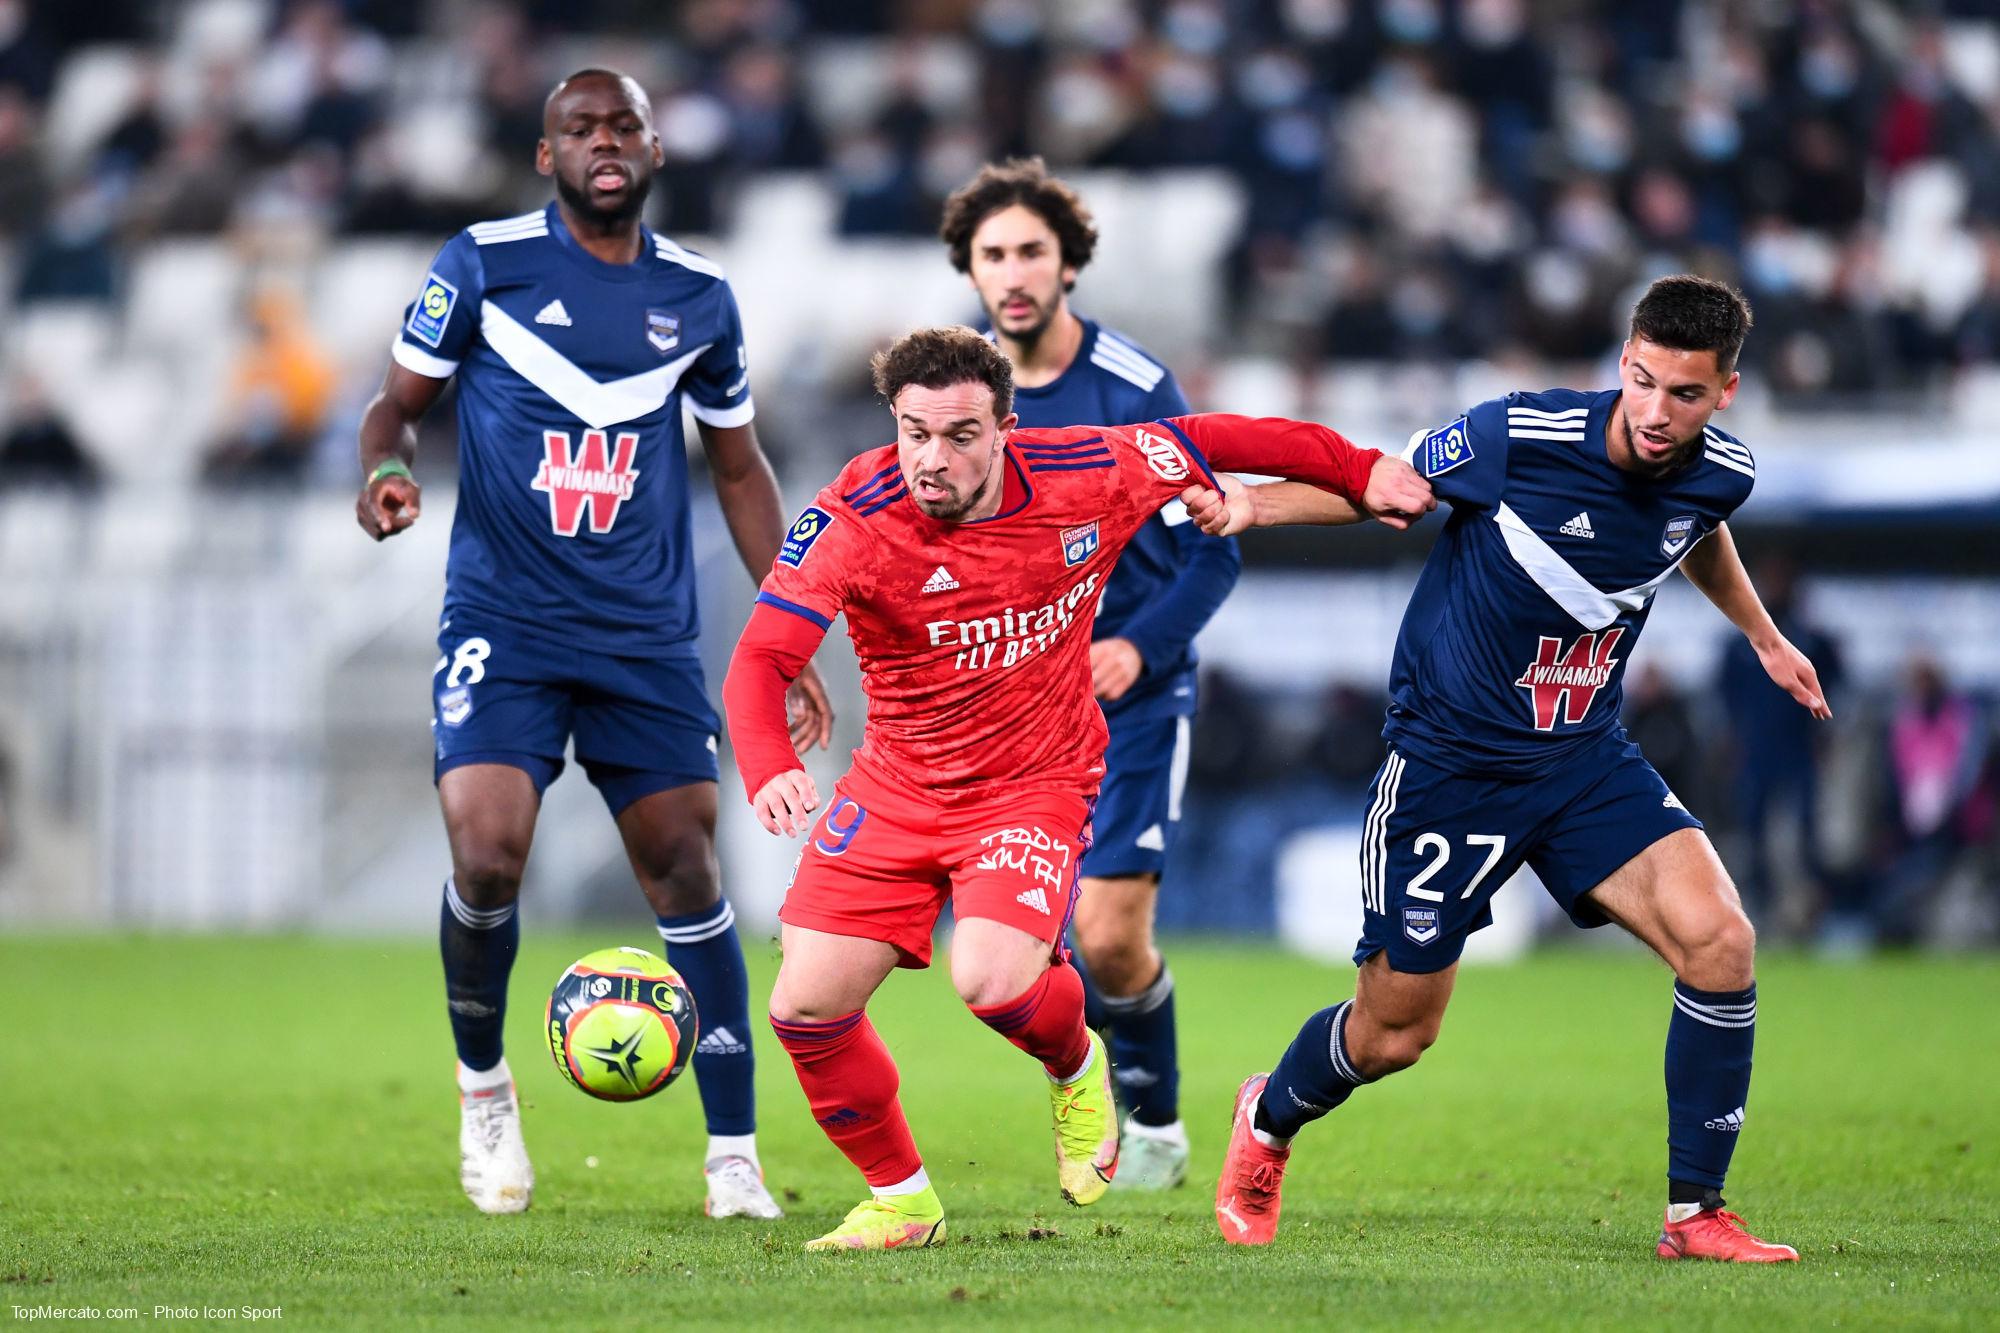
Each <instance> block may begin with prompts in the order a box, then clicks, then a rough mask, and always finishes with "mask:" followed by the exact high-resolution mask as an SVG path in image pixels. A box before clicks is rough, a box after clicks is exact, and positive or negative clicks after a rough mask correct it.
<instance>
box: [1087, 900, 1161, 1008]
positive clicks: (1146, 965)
mask: <svg viewBox="0 0 2000 1333" xmlns="http://www.w3.org/2000/svg"><path fill="white" fill-rule="evenodd" d="M1132 924H1133V923H1131V922H1129V921H1126V920H1124V919H1122V918H1121V919H1119V920H1118V921H1116V922H1114V923H1104V922H1100V923H1098V924H1097V926H1096V928H1095V929H1093V930H1090V931H1084V930H1081V929H1079V930H1078V931H1077V932H1076V945H1077V950H1078V952H1080V953H1081V954H1082V955H1083V962H1084V966H1086V967H1088V968H1089V969H1090V975H1091V979H1092V980H1094V981H1095V982H1096V983H1097V988H1098V990H1100V991H1102V992H1103V993H1104V994H1106V995H1115V996H1125V995H1137V994H1138V993H1139V992H1140V991H1142V990H1144V989H1145V988H1146V986H1147V985H1148V984H1149V983H1150V982H1151V981H1152V980H1153V978H1154V977H1155V976H1157V975H1158V974H1159V970H1160V965H1159V957H1158V955H1157V954H1155V953H1154V952H1153V945H1152V941H1150V940H1148V939H1147V938H1146V937H1145V934H1144V932H1143V931H1142V930H1134V929H1129V928H1128V927H1130V926H1131V925H1132Z"/></svg>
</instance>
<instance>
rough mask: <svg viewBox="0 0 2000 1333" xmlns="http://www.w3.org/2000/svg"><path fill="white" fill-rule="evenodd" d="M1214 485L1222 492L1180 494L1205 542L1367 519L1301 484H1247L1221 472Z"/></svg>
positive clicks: (1197, 490) (1209, 489)
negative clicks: (1256, 531)
mask: <svg viewBox="0 0 2000 1333" xmlns="http://www.w3.org/2000/svg"><path fill="white" fill-rule="evenodd" d="M1216 480H1217V481H1218V482H1220V483H1221V484H1222V489H1220V490H1216V489H1214V488H1213V487H1208V486H1190V487H1189V488H1188V489H1187V490H1186V491H1184V492H1182V494H1181V502H1182V503H1183V504H1185V505H1186V506H1187V511H1188V514H1189V516H1190V517H1191V518H1193V519H1194V522H1195V526H1197V527H1199V528H1200V529H1201V530H1202V531H1203V532H1205V533H1207V534H1208V535H1209V536H1211V537H1233V536H1235V535H1236V534H1237V533H1239V532H1246V531H1248V530H1249V529H1251V528H1275V527H1279V526H1281V525H1284V524H1311V525H1317V526H1323V527H1339V526H1342V525H1344V524H1348V523H1359V522H1361V521H1362V520H1363V519H1365V518H1367V517H1368V515H1366V514H1364V513H1362V512H1361V511H1360V510H1359V509H1357V508H1355V507H1354V505H1352V504H1350V503H1349V502H1348V501H1346V500H1343V499H1341V498H1340V497H1339V496H1337V495H1335V494H1333V493H1332V492H1331V491H1323V490H1321V489H1320V488H1319V487H1317V486H1313V485H1310V484H1308V483H1306V482H1303V481H1270V482H1263V483H1260V484H1256V485H1252V484H1250V483H1248V482H1245V481H1243V480H1241V479H1240V478H1237V477H1234V476H1231V475H1230V474H1229V473H1227V472H1220V473H1217V474H1216Z"/></svg>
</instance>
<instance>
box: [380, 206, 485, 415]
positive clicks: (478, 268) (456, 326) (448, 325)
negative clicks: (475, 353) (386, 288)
mask: <svg viewBox="0 0 2000 1333" xmlns="http://www.w3.org/2000/svg"><path fill="white" fill-rule="evenodd" d="M485 286H486V269H485V265H483V264H482V263H480V261H479V247H478V246H477V245H475V244H474V243H473V240H472V237H470V236H469V235H467V234H466V233H464V232H460V233H459V234H458V235H456V236H454V237H452V238H451V239H450V240H449V241H446V242H445V243H444V248H443V249H442V250H439V251H438V253H437V258H436V259H434V260H432V261H431V266H430V270H429V271H428V272H426V273H425V274H424V285H423V286H422V287H421V288H419V289H418V291H417V299H416V300H414V301H412V302H411V303H410V304H409V306H408V308H406V309H405V310H404V311H403V327H402V329H401V330H400V331H399V332H398V333H397V334H396V341H395V343H394V344H393V345H392V346H391V348H390V355H392V356H393V357H394V358H395V360H396V364H397V365H399V366H402V367H403V368H404V369H405V370H411V371H415V372H416V373H417V374H419V375H428V376H429V377H430V378H432V379H437V380H442V379H450V378H451V376H452V375H453V373H455V372H456V371H457V370H458V363H459V362H461V361H463V360H464V359H465V354H466V352H468V351H470V350H471V348H472V338H473V335H474V334H475V333H477V332H478V329H479V303H480V302H481V301H482V300H483V299H484V296H485V290H484V289H485Z"/></svg>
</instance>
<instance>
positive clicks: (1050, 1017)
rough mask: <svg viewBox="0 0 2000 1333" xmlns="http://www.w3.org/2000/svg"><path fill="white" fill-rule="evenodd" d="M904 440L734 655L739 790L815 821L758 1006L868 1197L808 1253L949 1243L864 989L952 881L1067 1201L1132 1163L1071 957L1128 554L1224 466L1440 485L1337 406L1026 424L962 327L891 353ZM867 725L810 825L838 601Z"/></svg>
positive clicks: (1001, 376) (983, 1004) (792, 561)
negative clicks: (824, 646)
mask: <svg viewBox="0 0 2000 1333" xmlns="http://www.w3.org/2000/svg"><path fill="white" fill-rule="evenodd" d="M875 387H876V390H877V391H878V392H879V393H881V395H882V396H883V398H884V399H886V400H887V401H888V403H889V405H890V408H891V410H892V411H893V412H894V414H895V419H896V433H897V442H896V443H895V444H894V445H891V446H885V447H883V448H880V449H876V450H872V451H871V452H869V453H865V454H863V455H861V456H860V457H859V458H856V459H854V460H853V461H852V462H850V463H849V464H848V465H847V467H846V468H845V469H844V470H843V471H842V473H841V475H840V477H839V478H838V479H837V480H836V481H835V482H834V483H833V485H831V486H829V487H827V488H826V489H825V490H823V491H821V492H820V494H819V496H818V497H817V499H815V501H814V502H813V503H812V504H811V505H809V506H808V507H807V508H806V509H805V510H804V511H803V512H802V513H801V514H800V515H799V517H798V519H797V520H796V521H795V522H794V523H793V524H792V527H791V530H790V533H789V535H788V537H787V539H786V541H785V544H784V547H783V549H782V550H781V551H780V553H779V555H778V558H777V561H776V563H775V564H774V565H773V566H772V569H771V573H770V576H769V577H768V578H766V579H765V580H764V584H763V589H762V591H761V592H760V593H759V594H758V598H757V603H758V605H757V607H756V608H755V610H754V611H753V613H752V615H751V618H750V623H749V625H748V626H747V627H746V628H745V630H744V632H743V638H742V640H741V642H739V643H738V644H737V646H736V653H735V656H734V658H733V659H732V660H731V662H730V667H729V675H728V679H727V681H726V682H725V683H724V685H723V702H724V706H725V708H726V710H727V713H728V717H729V733H730V738H731V740H732V742H733V743H734V746H735V752H736V762H737V765H738V767H739V768H740V769H741V770H742V774H743V780H744V785H745V787H746V789H747V790H748V792H749V794H750V798H751V803H752V804H753V805H754V806H755V807H756V810H757V815H758V818H759V819H760V820H761V821H762V822H763V824H764V827H765V828H767V829H769V830H770V831H771V832H773V833H779V832H782V833H785V834H787V835H790V834H793V833H795V832H797V831H798V830H800V829H803V828H806V827H807V826H808V825H809V824H810V828H811V834H810V837H809V839H808V841H807V845H806V848H805V851H804V852H803V853H802V854H801V856H800V858H799V864H798V868H797V870H796V871H795V872H794V875H793V879H792V884H791V888H790V889H789V890H788V892H787V894H786V897H785V903H784V907H783V908H782V910H781V911H780V912H779V914H778V915H779V919H780V920H781V921H782V922H783V923H784V935H783V944H784V963H783V966H782V967H781V968H780V969H779V972H778V980H777V984H776V986H775V987H774V989H773V992H772V996H771V1024H772V1026H773V1027H774V1028H775V1029H776V1031H777V1034H778V1040H779V1042H780V1044H782V1045H783V1046H784V1048H785V1050H786V1051H787V1052H789V1053H790V1055H791V1057H792V1063H793V1065H794V1066H795V1067H796V1069H797V1070H798V1075H799V1082H800V1084H801V1085H802V1086H803V1087H804V1089H805V1093H806V1098H807V1100H808V1101H809V1102H810V1103H811V1106H812V1112H813V1116H814V1118H815V1119H816V1120H817V1121H818V1122H819V1124H820V1126H821V1128H823V1129H824V1130H825V1131H826V1133H827V1137H828V1138H830V1139H832V1140H833V1142H834V1145H835V1146H836V1147H838V1148H839V1149H840V1150H841V1151H842V1152H843V1153H845V1154H846V1155H847V1158H848V1160H849V1161H851V1162H853V1163H854V1165H855V1166H856V1167H858V1168H859V1169H860V1171H861V1173H862V1175H863V1176H864V1177H865V1178H866V1179H867V1181H868V1184H869V1187H870V1189H871V1190H872V1195H871V1197H870V1198H868V1199H867V1200H866V1201H864V1202H863V1203H861V1204H860V1205H859V1206H857V1207H856V1208H855V1209H854V1210H853V1211H852V1212H850V1213H849V1214H848V1215H847V1218H846V1219H845V1220H844V1221H843V1222H842V1223H841V1224H840V1225H839V1226H838V1227H836V1228H835V1229H834V1230H833V1231H831V1232H829V1233H828V1234H827V1235H824V1236H821V1237H819V1238H818V1239H817V1240H814V1241H812V1242H810V1243H809V1245H808V1246H807V1248H809V1249H871V1250H872V1249H894V1248H901V1247H905V1246H910V1247H914V1246H922V1245H933V1244H936V1243H938V1242H939V1241H941V1240H942V1239H943V1238H944V1210H943V1208H942V1206H941V1205H940V1204H939V1202H938V1198H937V1194H936V1192H935V1191H934V1190H933V1189H932V1188H931V1184H930V1181H929V1178H928V1177H927V1176H926V1175H925V1173H924V1168H923V1160H922V1158H921V1157H920V1156H919V1155H918V1153H917V1147H916V1143H915V1141H914V1140H913V1139H912V1137H911V1135H910V1129H909V1125H908V1123H907V1122H906V1121H905V1120H904V1118H903V1112H902V1108H901V1106H900V1104H899V1102H898V1100H897V1096H896V1093H897V1073H896V1065H895V1062H894V1061H893V1060H892V1059H891V1058H890V1056H889V1052H888V1049H887V1048H886V1047H885V1046H884V1045H883V1044H882V1041H881V1038H879V1037H878V1036H877V1035H876V1033H875V1030H874V1028H873V1027H872V1026H871V1025H870V1024H869V1021H868V1017H867V1013H866V1006H867V1003H868V1000H869V997H870V996H871V995H873V994H874V992H875V989H876V988H877V987H878V986H880V985H881V984H882V982H883V980H884V979H886V978H887V977H888V975H889V973H890V972H891V971H893V970H894V969H895V968H897V967H926V966H928V965H929V963H930V958H931V932H932V930H933V928H934V926H935V925H936V922H937V918H938V914H939V912H940V911H941V910H942V909H943V906H944V903H945V901H946V900H947V899H949V900H950V902H951V904H952V908H953V912H954V914H955V916H956V918H957V923H958V925H957V933H956V935H955V937H954V946H953V949H952V959H951V970H952V982H953V984H954V985H955V986H956V988H957V990H958V993H959V995H960V997H961V998H962V999H963V1000H964V1001H965V1003H966V1004H967V1005H968V1006H969V1007H970V1008H971V1010H972V1012H973V1014H974V1015H976V1016H977V1017H978V1018H979V1019H980V1020H981V1021H983V1022H984V1023H986V1024H987V1025H988V1026H989V1027H991V1028H993V1029H994V1030H995V1031H997V1032H999V1033H1000V1034H1001V1035H1002V1036H1004V1037H1006V1038H1007V1039H1008V1040H1009V1041H1010V1042H1012V1043H1013V1044H1014V1045H1015V1046H1017V1047H1019V1048H1020V1049H1021V1050H1023V1051H1025V1052H1027V1053H1028V1054H1029V1055H1030V1056H1032V1057H1033V1058H1034V1059H1036V1060H1037V1061H1039V1062H1040V1063H1041V1065H1042V1068H1043V1069H1044V1071H1046V1073H1047V1075H1048V1080H1049V1097H1050V1103H1051V1107H1052V1111H1053V1117H1054V1124H1055V1141H1056V1160H1057V1168H1058V1175H1059V1179H1060V1183H1061V1187H1062V1192H1063V1196H1064V1197H1065V1198H1067V1199H1068V1200H1069V1201H1070V1202H1071V1203H1074V1204H1079V1205H1082V1204H1089V1203H1094V1202H1095V1201H1096V1200H1097V1199H1098V1198H1099V1197H1101V1196H1102V1195H1103V1193H1104V1190H1105V1187H1106V1185H1107V1184H1108V1183H1109V1181H1110V1179H1111V1176H1112V1174H1113V1173H1114V1172H1115V1171H1116V1169H1117V1165H1118V1124H1117V1116H1116V1111H1115V1109H1114V1107H1113V1103H1112V1098H1111V1080H1110V1069H1109V1060H1108V1058H1107V1057H1106V1055H1105V1051H1104V1044H1103V1042H1102V1040H1101V1039H1100V1038H1099V1037H1097V1036H1096V1034H1094V1033H1092V1032H1091V1031H1090V1030H1089V1029H1088V1028H1087V1027H1086V1026H1085V1025H1084V1021H1083V986H1082V982H1081V981H1080V980H1079V978H1078V976H1077V973H1076V970H1075V969H1074V968H1073V967H1071V966H1070V964H1069V961H1068V957H1067V954H1066V952H1065V950H1064V947H1063V944H1062V939H1063V927H1064V925H1065V923H1066V922H1067V920H1068V918H1069V915H1070V912H1071V911H1072V909H1073V907H1074V905H1075V892H1076V877H1077V862H1078V859H1079V858H1080V857H1081V855H1082V853H1083V851H1084V848H1085V847H1086V846H1087V845H1088V842H1089V838H1090V807H1091V801H1092V799H1093V797H1094V796H1095V793H1096V791H1097V785H1098V780H1099V779H1100V778H1101V777H1102V776H1103V773H1104V762H1103V754H1104V745H1105V735H1106V733H1105V724H1104V715H1103V713H1102V711H1101V710H1100V709H1099V707H1098V705H1097V701H1096V700H1095V698H1094V697H1093V696H1092V693H1091V678H1090V665H1089V649H1090V634H1091V623H1092V620H1093V619H1094V617H1095V615H1096V610H1097V601H1098V597H1099V594H1100V593H1101V592H1102V591H1103V586H1104V580H1105V579H1106V578H1107V577H1108V576H1109V574H1110V572H1111V568H1112V566H1113V565H1114V564H1115V563H1116V561H1117V558H1118V553H1119V551H1120V550H1121V549H1122V548H1123V547H1124V545H1125V543H1126V542H1127V541H1129V540H1130V539H1131V537H1132V536H1133V534H1134V533H1136V532H1137V531H1138V530H1139V528H1140V527H1141V526H1142V525H1143V524H1144V523H1145V522H1146V521H1147V520H1148V519H1149V518H1151V517H1152V516H1153V514H1154V513H1156V512H1157V511H1158V510H1159V508H1160V506H1161V505H1163V504H1165V503H1166V502H1168V501H1169V500H1172V499H1175V498H1177V497H1179V496H1181V495H1182V494H1183V492H1192V491H1193V490H1195V488H1197V487H1200V488H1202V489H1204V490H1205V489H1206V488H1207V487H1209V486H1212V485H1214V484H1215V482H1214V479H1213V473H1212V472H1211V471H1210V468H1211V464H1212V465H1213V466H1216V467H1223V468H1231V469H1240V470H1243V471H1250V472H1260V473H1271V474H1277V475H1279V476H1284V477H1289V478H1292V479H1294V480H1298V481H1306V482H1311V483H1314V484H1316V485H1319V486H1322V487H1324V488H1325V489H1327V490H1329V491H1331V492H1333V493H1334V494H1337V495H1339V496H1340V497H1342V498H1343V499H1345V500H1347V501H1348V502H1349V503H1351V504H1353V505H1354V506H1355V507H1356V508H1358V509H1360V510H1362V511H1364V512H1367V513H1370V514H1373V515H1375V516H1376V517H1378V518H1380V519H1381V520H1382V521H1383V522H1385V523H1388V524H1390V525H1391V526H1394V527H1406V526H1408V523H1409V522H1410V520H1411V519H1412V518H1413V517H1416V516H1419V515H1421V514H1422V513H1423V512H1424V511H1425V510H1427V509H1429V508H1430V507H1431V505H1432V501H1431V495H1430V487H1429V485H1428V483H1426V482H1424V481H1423V480H1422V479H1421V478H1420V477H1418V476H1417V475H1416V473H1415V471H1414V469H1412V468H1410V467H1409V466H1408V465H1407V464H1404V463H1402V462H1401V461H1400V460H1397V459H1393V458H1385V457H1384V456H1383V455H1382V454H1380V453H1379V452H1377V451H1375V450H1372V449H1358V448H1356V447H1355V446H1353V445H1352V444H1349V443H1348V442H1347V441H1346V440H1344V439H1342V438H1341V437H1340V436H1339V435H1337V434H1335V433H1334V432H1333V431H1331V430H1328V429H1326V428H1325V427H1322V426H1315V425H1310V424H1306V423H1303V422H1295V421H1285V420H1278V419H1261V420H1253V419H1251V418H1247V417H1236V416H1223V415H1206V416H1185V417H1177V418H1171V419H1166V420H1162V421H1157V422H1150V423H1146V424H1144V425H1139V426H1116V427H1113V426H1102V427H1100V426H1085V427H1072V428H1068V429H1062V430H1032V431H1028V430H1015V429H1014V426H1015V417H1014V415H1013V411H1012V407H1013V394H1014V381H1013V370H1012V367H1011V365H1010V363H1009V362H1008V360H1007V358H1006V356H1005V355H1004V354H1003V353H1002V352H1001V351H1000V350H999V349H998V348H996V347H994V346H993V344H991V343H989V342H988V341H986V339H984V338H982V337H980V336H979V335H978V334H977V333H975V332H973V331H972V330H971V329H966V328H939V329H925V330H921V331H919V332H916V333H912V334H910V335H908V336H907V337H904V338H902V339H901V340H899V341H898V342H897V343H896V344H895V345H894V346H893V347H891V348H890V349H889V350H888V351H886V352H884V353H882V354H880V355H879V356H877V357H876V359H875ZM841 614H845V615H846V616H847V627H848V633H849V635H850V636H851V637H852V638H853V640H854V647H855V651H856V653H857V655H858V656H859V658H860V662H861V673H862V681H863V688H864V690H865V692H866V694H867V696H868V723H867V730H866V734H865V735H864V738H863V741H862V745H861V748H860V749H859V750H857V751H856V752H855V755H854V766H853V768H852V769H851V770H850V771H849V772H848V774H847V775H846V776H845V777H843V778H842V779H841V780H840V782H839V783H838V784H837V785H836V787H835V790H834V800H833V801H832V803H831V804H829V805H828V806H827V807H826V809H825V811H824V812H823V813H821V814H820V815H819V816H818V818H817V820H814V819H813V813H814V812H815V811H817V810H818V809H819V806H820V801H819V794H818V792H817V791H816V789H815V788H814V785H813V781H812V779H811V778H810V777H808V776H807V774H806V772H805V770H804V769H803V768H801V767H800V766H799V761H798V758H797V756H796V755H795V754H794V753H793V750H792V746H791V743H790V738H789V734H788V732H787V729H786V716H785V689H786V686H787V685H788V684H789V682H790V681H791V680H792V679H793V678H794V677H795V676H796V675H797V673H798V672H799V671H801V670H802V669H803V668H804V666H805V663H806V662H807V660H808V659H809V658H810V657H811V656H812V653H813V650H814V649H815V648H816V647H817V646H818V645H819V642H820V640H821V639H822V638H823V637H824V636H825V634H826V632H827V630H828V629H830V628H831V627H832V625H833V618H834V617H835V616H837V615H841Z"/></svg>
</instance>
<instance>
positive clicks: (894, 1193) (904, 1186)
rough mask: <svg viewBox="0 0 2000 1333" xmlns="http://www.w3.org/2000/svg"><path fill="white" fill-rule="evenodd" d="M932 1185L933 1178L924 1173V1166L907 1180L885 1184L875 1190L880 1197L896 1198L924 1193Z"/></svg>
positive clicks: (877, 1196)
mask: <svg viewBox="0 0 2000 1333" xmlns="http://www.w3.org/2000/svg"><path fill="white" fill-rule="evenodd" d="M930 1187H931V1178H930V1177H929V1176H927V1175H925V1174H924V1169H923V1168H922V1167H918V1168H917V1173H916V1174H915V1175H913V1176H911V1177H910V1178H909V1179H907V1180H899V1181H897V1182H896V1183H895V1184H893V1185H883V1186H881V1187H880V1188H878V1189H877V1190H876V1191H875V1197H876V1198H878V1199H894V1198H899V1197H901V1196H902V1195H905V1194H922V1193H923V1192H924V1191H925V1190H927V1189H929V1188H930Z"/></svg>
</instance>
